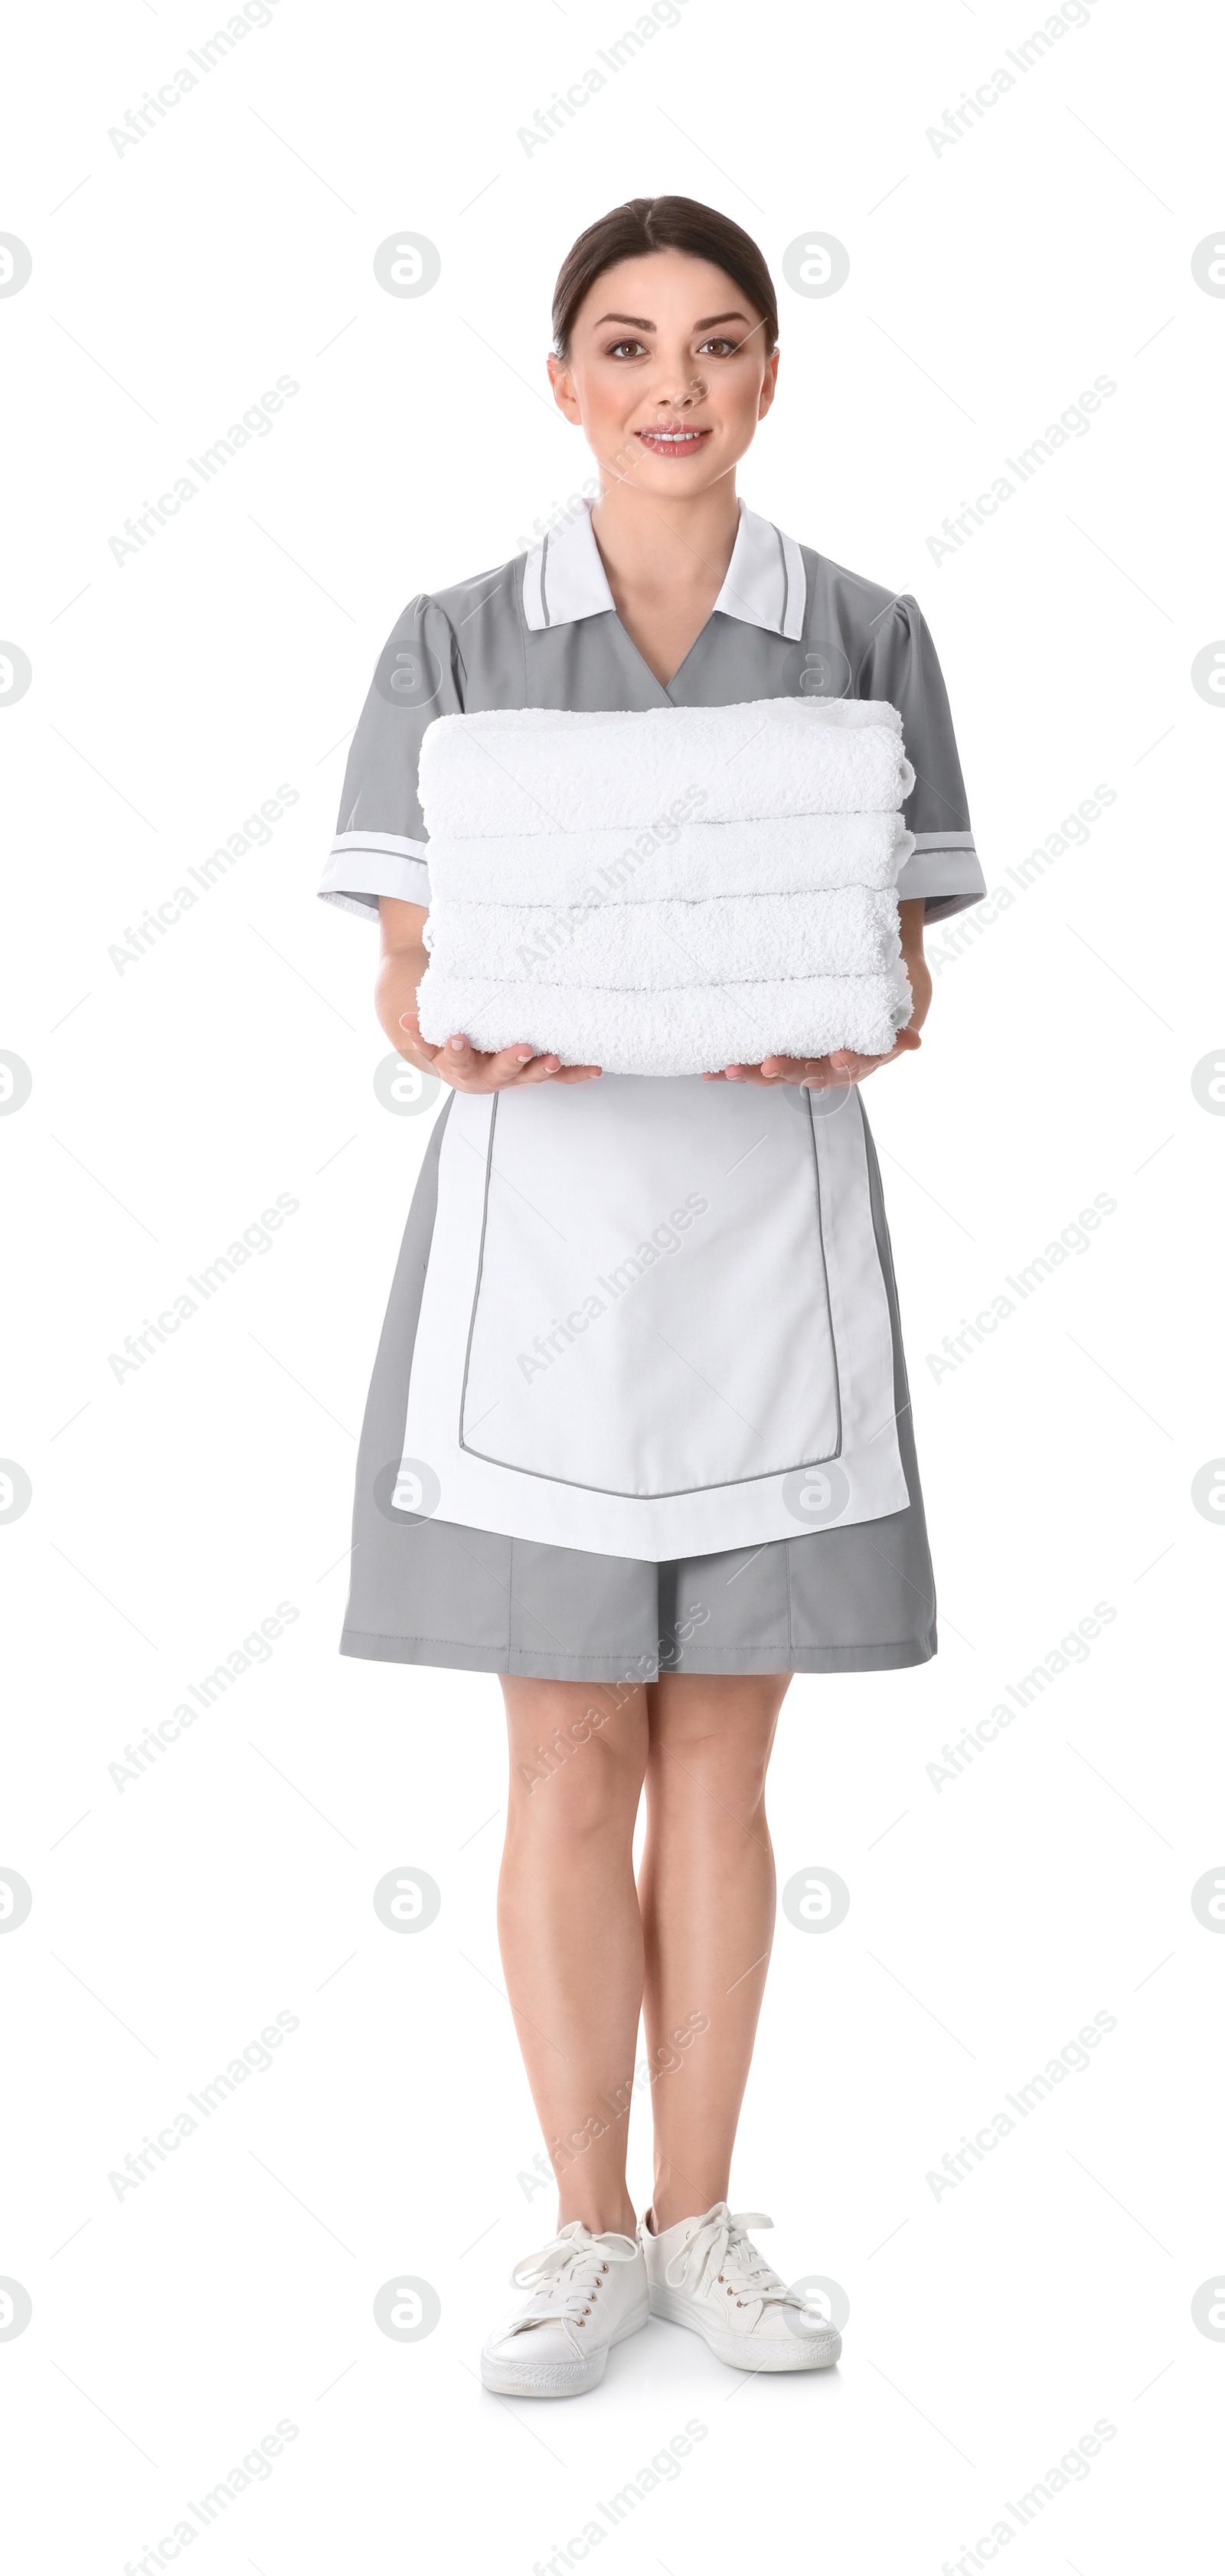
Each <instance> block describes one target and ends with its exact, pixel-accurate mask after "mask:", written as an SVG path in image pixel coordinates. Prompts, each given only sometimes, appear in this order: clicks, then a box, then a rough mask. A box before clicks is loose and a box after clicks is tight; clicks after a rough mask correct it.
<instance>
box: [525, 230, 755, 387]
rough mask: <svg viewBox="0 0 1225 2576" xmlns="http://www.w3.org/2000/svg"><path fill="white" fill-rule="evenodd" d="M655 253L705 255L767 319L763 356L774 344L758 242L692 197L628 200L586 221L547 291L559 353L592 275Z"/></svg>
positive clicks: (566, 346) (565, 351)
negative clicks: (550, 300)
mask: <svg viewBox="0 0 1225 2576" xmlns="http://www.w3.org/2000/svg"><path fill="white" fill-rule="evenodd" d="M653 250H682V251H686V252H688V254H689V257H690V258H691V259H706V260H709V261H711V263H712V265H713V266H714V267H715V268H721V269H723V270H724V271H725V272H726V274H727V276H728V277H730V278H733V279H734V280H735V283H736V285H737V286H738V287H739V288H740V291H741V293H742V295H747V297H748V299H749V302H750V304H752V306H753V307H754V309H755V311H756V312H758V313H760V314H761V315H762V317H763V320H764V323H765V346H766V353H767V355H768V354H769V352H770V351H771V350H772V349H773V348H774V347H775V346H776V344H777V341H778V299H777V297H776V295H775V292H774V284H773V280H772V278H771V276H770V271H769V269H768V268H767V266H766V263H765V261H764V259H763V258H762V255H761V252H760V251H759V249H758V247H757V244H756V242H755V241H754V240H753V239H752V237H751V235H750V234H749V233H746V232H743V231H742V230H741V227H740V225H739V224H734V223H733V222H732V219H731V216H730V215H721V214H719V213H718V212H717V210H716V208H715V207H713V206H703V205H700V204H699V203H698V200H697V198H696V197H628V198H627V199H626V202H625V204H624V205H623V206H614V207H613V209H612V212H611V213H610V214H607V215H601V216H600V218H599V221H598V223H594V224H588V226H587V230H586V232H583V233H580V234H579V237H578V240H577V241H576V242H575V243H574V244H573V246H572V248H571V249H570V250H568V251H567V253H566V256H565V258H564V260H563V261H562V264H561V270H560V273H559V276H558V280H557V284H556V286H555V288H554V290H553V346H554V348H555V349H556V352H557V355H558V357H559V358H567V357H569V354H570V334H571V332H572V331H573V329H574V321H575V316H576V314H577V312H578V309H579V306H580V305H581V303H582V302H583V298H584V296H586V295H587V294H588V293H589V292H590V290H591V288H592V287H593V286H594V285H595V282H596V279H597V278H598V277H601V276H602V275H603V273H604V270H605V269H606V268H615V267H616V266H617V264H618V262H619V261H621V260H623V259H642V258H643V257H644V256H645V255H646V253H647V252H649V251H653Z"/></svg>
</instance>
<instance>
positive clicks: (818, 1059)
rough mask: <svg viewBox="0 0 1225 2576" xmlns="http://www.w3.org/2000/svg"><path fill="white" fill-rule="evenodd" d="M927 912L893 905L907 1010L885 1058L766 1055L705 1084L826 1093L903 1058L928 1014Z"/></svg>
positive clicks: (920, 904)
mask: <svg viewBox="0 0 1225 2576" xmlns="http://www.w3.org/2000/svg"><path fill="white" fill-rule="evenodd" d="M926 910H927V906H926V904H925V902H924V901H923V898H922V896H921V895H920V896H918V897H916V899H915V900H914V902H913V903H900V904H899V905H898V918H899V923H900V927H901V934H902V963H903V965H904V966H905V969H906V972H907V975H908V976H909V978H910V991H911V997H912V1001H913V1006H914V1007H913V1009H912V1011H911V1014H910V1018H909V1020H908V1021H907V1023H906V1026H905V1028H904V1029H899V1030H898V1033H897V1036H896V1038H895V1039H894V1042H893V1045H892V1047H891V1049H890V1051H889V1054H888V1055H855V1054H854V1053H853V1052H852V1050H851V1049H850V1048H849V1047H840V1048H838V1049H837V1050H836V1052H835V1053H834V1054H833V1055H821V1056H808V1057H803V1056H794V1055H768V1056H767V1057H766V1058H765V1060H764V1062H763V1063H761V1064H729V1065H726V1066H725V1067H724V1069H723V1071H722V1072H721V1073H708V1074H705V1075H704V1076H703V1080H704V1081H706V1082H762V1083H767V1084H768V1083H773V1082H802V1083H806V1084H807V1085H808V1087H809V1088H810V1090H813V1091H829V1090H831V1089H834V1088H836V1087H837V1086H838V1085H840V1084H845V1083H848V1082H862V1081H863V1079H864V1077H865V1075H867V1074H869V1073H875V1071H876V1069H877V1066H878V1065H882V1064H892V1063H893V1060H894V1058H895V1056H899V1055H908V1054H910V1053H911V1051H912V1050H913V1049H914V1048H915V1047H917V1046H919V1045H920V1044H921V1043H922V1041H921V1040H920V1037H919V1031H920V1029H921V1028H922V1026H923V1022H924V1020H925V1019H926V1018H927V1014H928V1012H929V1010H930V1008H931V998H932V977H931V968H930V966H929V965H928V963H927V959H926V957H925V956H924V954H923V917H924V914H925V913H926Z"/></svg>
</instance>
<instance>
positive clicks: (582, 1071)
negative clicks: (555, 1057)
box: [553, 1064, 604, 1082]
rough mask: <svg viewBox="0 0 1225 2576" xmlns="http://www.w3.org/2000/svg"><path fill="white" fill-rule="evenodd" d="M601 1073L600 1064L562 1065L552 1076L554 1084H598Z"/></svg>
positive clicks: (601, 1067) (602, 1069)
mask: <svg viewBox="0 0 1225 2576" xmlns="http://www.w3.org/2000/svg"><path fill="white" fill-rule="evenodd" d="M603 1071H604V1067H603V1065H601V1064H563V1065H562V1066H560V1067H559V1069H558V1071H557V1072H556V1073H555V1074H554V1076H553V1080H554V1082H598V1081H599V1079H600V1076H601V1074H602V1073H603Z"/></svg>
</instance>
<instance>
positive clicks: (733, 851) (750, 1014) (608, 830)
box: [418, 698, 914, 1074]
mask: <svg viewBox="0 0 1225 2576" xmlns="http://www.w3.org/2000/svg"><path fill="white" fill-rule="evenodd" d="M913 783H914V773H913V771H912V770H911V767H910V764H909V762H908V761H907V759H906V757H905V753H904V750H903V745H902V731H901V719H900V717H899V715H898V713H897V710H896V708H894V707H891V706H887V705H884V704H880V703H878V702H876V701H874V700H856V699H850V700H848V699H835V700H824V699H807V698H777V699H775V698H769V699H764V700H761V701H756V702H754V703H752V704H750V705H747V706H738V707H660V708H652V709H650V710H647V711H645V712H643V713H635V714H622V713H620V712H611V713H608V714H596V715H572V714H569V713H567V712H565V711H563V710H560V709H554V708H528V709H524V710H517V709H503V710H498V711H496V712H494V713H490V714H476V715H471V716H440V717H437V718H436V719H435V721H434V723H433V724H431V725H430V726H428V727H427V729H426V733H425V738H424V742H423V746H422V752H421V767H420V784H421V797H422V804H423V808H424V812H425V818H426V825H427V828H428V830H429V833H430V884H431V895H432V901H431V909H430V917H429V923H428V925H427V933H426V944H427V946H428V947H429V949H430V952H431V962H430V965H429V968H428V971H427V973H426V974H425V976H424V977H423V978H422V982H421V986H420V990H419V994H418V1010H419V1015H420V1023H421V1032H422V1035H423V1037H424V1038H425V1039H426V1041H427V1043H429V1044H430V1045H438V1044H441V1042H442V1041H443V1040H444V1039H445V1038H447V1037H449V1036H450V1035H451V1034H452V1033H453V1032H454V1031H457V1030H461V1029H462V1030H464V1031H466V1033H467V1035H468V1036H469V1037H470V1038H471V1040H472V1042H473V1044H474V1045H475V1046H477V1047H479V1048H481V1049H488V1048H498V1047H504V1046H513V1045H515V1044H516V1043H522V1042H526V1043H529V1044H531V1045H532V1046H534V1047H535V1048H536V1049H537V1050H538V1051H539V1052H541V1053H546V1052H547V1053H553V1054H556V1055H558V1056H560V1057H561V1059H562V1061H563V1063H569V1064H584V1063H586V1064H599V1065H603V1066H604V1067H605V1068H606V1070H607V1071H608V1072H610V1073H632V1074H692V1073H706V1072H715V1071H717V1070H718V1069H719V1067H720V1066H722V1065H725V1064H730V1063H738V1062H739V1063H756V1062H759V1061H760V1059H761V1058H762V1056H763V1055H772V1054H773V1055H804V1056H815V1055H825V1054H828V1053H829V1052H830V1050H831V1049H834V1048H839V1047H852V1048H855V1049H856V1050H858V1051H860V1052H862V1053H863V1054H866V1055H885V1054H887V1053H888V1052H889V1049H890V1048H891V1046H892V1044H893V1040H894V1037H895V1035H896V1033H897V1030H898V1029H899V1028H900V1027H901V1026H902V1025H903V1024H904V1023H905V1021H906V1020H907V1019H908V1017H909V1015H910V1007H911V996H910V986H909V983H908V981H907V977H906V973H905V969H904V967H903V964H902V959H901V946H900V941H899V937H898V909H897V897H896V893H895V891H894V889H895V887H896V882H897V874H898V870H899V868H900V866H901V864H902V861H903V859H904V858H905V856H906V855H907V854H908V851H909V848H910V847H911V846H912V841H911V836H910V834H908V833H907V832H906V831H905V830H904V828H903V826H902V821H901V815H900V813H899V810H898V809H899V807H900V805H901V802H902V799H903V797H904V796H905V795H906V794H908V793H909V790H910V787H911V786H912V785H913Z"/></svg>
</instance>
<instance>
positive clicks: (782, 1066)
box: [761, 1055, 808, 1082]
mask: <svg viewBox="0 0 1225 2576" xmlns="http://www.w3.org/2000/svg"><path fill="white" fill-rule="evenodd" d="M807 1069H808V1068H807V1063H806V1060H805V1058H804V1057H803V1056H799V1055H767V1056H763V1057H762V1060H761V1072H762V1079H763V1081H765V1082H802V1081H803V1079H804V1075H805V1073H806V1072H807Z"/></svg>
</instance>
